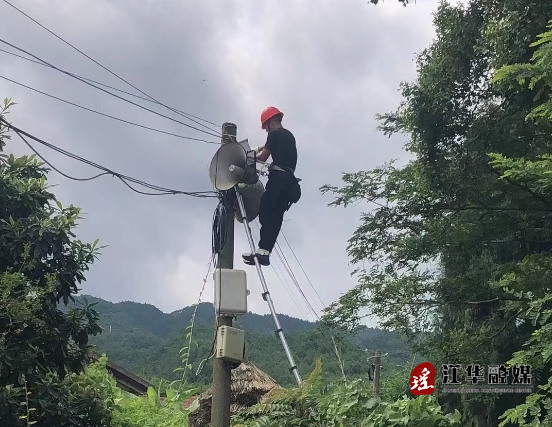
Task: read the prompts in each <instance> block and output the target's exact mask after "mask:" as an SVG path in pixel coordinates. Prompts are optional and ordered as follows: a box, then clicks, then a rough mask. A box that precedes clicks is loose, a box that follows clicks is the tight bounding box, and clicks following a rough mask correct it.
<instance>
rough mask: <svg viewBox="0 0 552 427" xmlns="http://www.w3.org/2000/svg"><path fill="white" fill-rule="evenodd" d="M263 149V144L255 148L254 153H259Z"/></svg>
mask: <svg viewBox="0 0 552 427" xmlns="http://www.w3.org/2000/svg"><path fill="white" fill-rule="evenodd" d="M263 150H264V145H263V146H261V147H257V148H255V153H257V154H259V153H260V152H261V151H263Z"/></svg>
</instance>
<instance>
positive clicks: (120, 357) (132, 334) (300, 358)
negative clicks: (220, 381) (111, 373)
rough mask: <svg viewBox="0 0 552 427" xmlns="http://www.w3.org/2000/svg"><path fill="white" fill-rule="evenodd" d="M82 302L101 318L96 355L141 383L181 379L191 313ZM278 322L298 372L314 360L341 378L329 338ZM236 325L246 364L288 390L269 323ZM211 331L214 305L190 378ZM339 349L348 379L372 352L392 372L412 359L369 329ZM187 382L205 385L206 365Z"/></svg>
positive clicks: (203, 316) (200, 330) (387, 335)
mask: <svg viewBox="0 0 552 427" xmlns="http://www.w3.org/2000/svg"><path fill="white" fill-rule="evenodd" d="M84 298H86V299H87V300H88V302H89V303H96V304H97V305H96V306H95V307H94V308H95V309H96V310H97V311H98V312H99V314H100V320H99V324H100V326H102V328H103V333H102V334H101V335H98V336H96V337H93V338H91V343H92V344H94V345H96V346H97V351H98V352H100V353H102V352H105V353H106V355H107V356H108V357H109V359H110V360H111V361H113V362H115V363H117V364H119V365H121V366H123V367H125V368H126V369H129V370H131V371H132V372H134V373H136V374H138V375H142V376H144V377H145V378H150V379H151V378H152V377H153V378H164V379H176V378H179V377H180V375H181V374H179V373H174V372H173V371H174V369H175V368H177V367H178V366H180V365H181V360H180V353H179V351H180V349H181V348H183V347H185V346H186V345H187V343H186V339H185V332H184V329H185V328H186V327H187V326H189V325H190V322H191V318H192V314H193V311H194V307H186V308H183V309H182V310H178V311H175V312H173V313H163V312H161V311H160V310H159V309H157V308H155V307H154V306H152V305H149V304H139V303H135V302H120V303H111V302H108V301H104V300H102V299H99V298H94V297H91V296H83V297H80V301H83V300H84ZM280 322H281V324H282V327H283V328H284V331H285V333H286V337H287V338H288V341H289V344H290V347H291V349H292V352H293V355H294V357H295V359H296V362H297V363H298V366H299V368H300V370H302V372H310V371H312V369H313V367H314V361H315V359H316V358H317V357H321V358H322V361H323V363H324V370H325V375H327V377H328V379H330V378H336V377H338V376H340V375H341V370H340V368H339V365H338V363H337V357H336V355H335V349H334V346H333V343H332V341H331V336H330V335H329V334H328V333H327V332H323V331H322V330H319V328H317V325H316V324H314V323H310V322H307V321H305V320H301V319H296V318H293V317H289V316H286V315H280ZM235 324H236V326H238V327H240V328H243V329H244V330H245V331H246V358H247V359H248V360H250V361H252V362H253V363H255V364H256V365H257V366H258V367H259V368H261V369H262V370H264V371H266V372H267V373H268V374H270V375H271V376H273V377H274V378H275V379H276V380H278V381H279V382H280V383H281V384H285V385H289V384H292V383H293V381H294V380H293V376H292V375H291V374H290V373H289V363H288V361H287V359H286V357H285V354H284V351H283V348H282V344H281V342H280V340H279V338H278V337H277V336H276V335H275V334H274V323H273V320H272V317H271V316H270V315H258V314H253V313H248V314H245V315H243V316H240V317H239V318H238V320H237V322H236V323H235ZM213 325H214V311H213V306H212V304H211V303H201V304H199V305H198V307H197V313H196V318H195V322H194V329H193V345H192V351H191V354H190V361H191V363H192V364H193V366H194V371H193V372H194V374H195V372H196V370H197V367H198V366H199V364H200V362H201V361H202V360H203V359H205V358H207V357H208V356H209V352H210V350H211V347H212V344H213ZM338 349H339V351H340V353H341V357H342V358H343V362H344V370H345V374H346V375H347V376H350V377H351V378H356V377H368V370H369V364H368V362H367V357H368V356H371V355H372V354H373V352H374V351H375V350H376V349H380V350H381V351H383V352H386V353H389V357H388V358H387V360H386V363H387V364H388V365H390V369H391V367H393V368H395V367H396V366H397V365H402V364H404V363H406V362H407V361H408V359H409V357H410V353H409V349H408V346H407V344H406V342H405V341H404V340H403V339H401V338H400V337H399V335H398V334H396V333H394V332H384V331H380V330H377V329H369V328H364V329H362V330H360V331H359V332H358V333H357V334H356V335H355V336H353V337H348V338H347V339H344V340H341V341H339V342H338ZM365 350H367V351H366V352H365ZM189 380H190V381H193V382H198V383H203V384H209V383H210V382H211V364H210V361H209V362H208V363H206V364H205V366H204V368H203V369H202V371H201V372H200V374H199V375H198V376H197V377H195V375H190V377H189Z"/></svg>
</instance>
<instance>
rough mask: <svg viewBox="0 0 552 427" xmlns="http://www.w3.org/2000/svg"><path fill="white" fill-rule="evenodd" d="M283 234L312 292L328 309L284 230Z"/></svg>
mask: <svg viewBox="0 0 552 427" xmlns="http://www.w3.org/2000/svg"><path fill="white" fill-rule="evenodd" d="M281 234H282V237H283V238H284V240H285V241H286V243H287V245H288V246H289V249H290V250H291V253H292V254H293V257H294V258H295V261H297V264H299V267H300V268H301V271H302V272H303V274H304V275H305V277H306V278H307V281H308V282H309V284H310V286H311V288H312V290H313V291H314V293H315V294H316V296H317V297H318V300H319V301H320V303H321V304H322V305H323V306H324V307H326V304H324V301H322V298H320V295H319V294H318V291H317V290H316V288H315V287H314V285H313V284H312V282H311V279H310V278H309V276H308V274H307V272H306V271H305V269H304V268H303V266H302V265H301V262H300V261H299V259H298V258H297V255H295V251H294V250H293V248H292V247H291V245H290V243H289V241H288V239H287V237H286V235H285V234H284V230H282V231H281Z"/></svg>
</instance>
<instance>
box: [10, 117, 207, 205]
mask: <svg viewBox="0 0 552 427" xmlns="http://www.w3.org/2000/svg"><path fill="white" fill-rule="evenodd" d="M0 123H2V124H4V125H5V126H6V127H8V128H9V129H11V130H13V131H14V132H15V133H16V134H17V135H18V136H19V137H20V138H21V140H22V141H23V142H24V143H25V144H26V145H27V146H28V147H29V148H30V149H31V150H32V151H33V152H34V153H35V154H36V155H37V156H38V157H39V158H40V159H41V160H42V161H44V163H46V164H47V165H48V166H50V167H51V168H52V169H54V170H55V171H56V172H58V173H59V174H61V175H63V176H64V177H66V178H68V179H71V180H74V181H91V180H94V179H96V178H99V177H101V176H104V175H111V176H114V177H116V178H118V179H120V180H121V181H122V182H123V183H124V184H125V185H126V186H127V187H128V188H130V189H131V190H132V191H134V192H136V193H138V194H143V195H146V196H164V195H169V194H173V195H176V194H180V195H185V196H192V197H211V198H212V197H218V196H217V195H216V194H215V193H214V192H213V191H195V192H189V191H180V190H173V189H170V188H165V187H160V186H157V185H153V184H149V183H147V182H144V181H141V180H139V179H136V178H132V177H130V176H127V175H123V174H121V173H118V172H115V171H113V170H111V169H108V168H106V167H105V166H101V165H99V164H97V163H94V162H92V161H90V160H87V159H85V158H83V157H80V156H77V155H76V154H73V153H70V152H68V151H66V150H63V149H62V148H59V147H56V146H55V145H53V144H50V143H48V142H46V141H44V140H42V139H40V138H37V137H36V136H34V135H31V134H30V133H28V132H25V131H24V130H22V129H19V128H18V127H16V126H13V125H12V124H10V123H9V122H7V121H6V120H5V119H4V118H3V117H2V116H0ZM25 136H26V137H27V138H29V139H32V140H34V141H35V142H38V143H39V144H41V145H44V146H45V147H47V148H50V149H52V150H54V151H56V152H58V153H60V154H63V155H64V156H67V157H70V158H72V159H75V160H77V161H79V162H82V163H85V164H87V165H89V166H92V167H94V168H96V169H99V170H102V171H103V173H100V174H98V175H95V176H93V177H90V178H74V177H72V176H69V175H67V174H65V173H63V172H61V171H60V170H59V169H57V168H56V167H54V166H53V165H52V164H51V163H50V162H49V161H48V160H46V159H45V158H44V157H43V156H42V155H41V154H40V153H39V152H38V151H37V150H36V149H35V148H34V147H33V146H32V145H31V144H30V143H29V141H27V139H26V138H25ZM129 182H132V183H134V184H137V185H140V186H142V187H146V188H149V189H150V190H154V191H157V193H149V192H144V191H140V190H137V189H136V188H134V187H133V186H131V185H130V184H129Z"/></svg>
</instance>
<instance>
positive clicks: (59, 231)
mask: <svg viewBox="0 0 552 427" xmlns="http://www.w3.org/2000/svg"><path fill="white" fill-rule="evenodd" d="M13 105H14V103H13V102H11V101H10V100H9V99H6V100H5V101H4V107H3V109H1V110H0V116H2V117H3V118H5V117H6V114H7V110H8V108H9V107H11V106H13ZM0 139H1V141H2V142H1V143H0V147H2V148H3V147H4V146H5V142H6V141H7V140H8V139H9V136H8V135H7V131H6V129H5V127H4V126H0ZM46 174H47V169H46V168H44V167H43V165H42V164H41V163H39V162H38V161H37V160H36V159H35V156H34V155H33V156H30V157H29V156H22V157H18V158H16V157H14V156H13V155H7V154H4V153H2V154H0V205H1V206H2V210H1V212H0V394H1V395H2V397H3V398H4V399H5V401H7V402H8V405H1V408H0V418H1V419H2V420H3V421H4V422H6V423H7V424H8V425H13V426H17V425H31V424H36V425H52V424H48V422H53V421H52V420H55V424H56V425H59V426H65V425H81V424H79V423H80V422H81V421H82V420H81V418H82V416H81V415H80V413H79V412H75V411H74V410H73V409H74V405H72V403H71V402H73V397H72V396H73V394H72V392H71V390H66V389H65V388H64V387H63V386H62V385H61V384H62V381H63V379H64V377H65V376H66V375H67V374H71V373H79V372H82V370H83V369H84V365H85V363H86V358H87V352H88V349H89V345H88V336H89V335H95V334H97V333H99V332H100V327H99V326H98V324H97V320H98V315H97V313H96V312H95V310H94V309H93V308H92V307H91V306H90V305H86V303H85V304H81V305H79V306H76V307H73V308H71V309H70V310H66V311H65V312H63V311H61V310H60V308H59V306H60V305H61V303H62V302H63V304H65V305H67V304H68V302H69V301H70V300H72V299H73V296H74V295H75V294H76V293H77V292H78V288H77V286H78V284H80V283H82V282H83V281H84V280H85V277H84V273H85V272H86V271H87V270H88V268H89V265H90V264H91V263H93V262H94V260H95V258H96V257H97V254H98V246H97V244H98V242H97V241H96V242H94V243H92V244H86V243H83V242H81V241H79V240H77V239H75V235H74V233H73V229H74V227H75V226H76V224H77V221H78V219H79V213H80V210H79V209H78V208H76V207H74V206H69V207H63V206H62V205H61V203H60V202H59V201H58V200H56V198H55V196H54V194H52V193H50V192H49V191H48V186H47V181H46ZM60 402H67V407H66V408H65V407H60V406H59V405H60ZM97 415H98V417H100V418H101V416H100V415H99V414H97ZM91 417H95V415H94V414H91ZM98 425H99V424H98Z"/></svg>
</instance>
